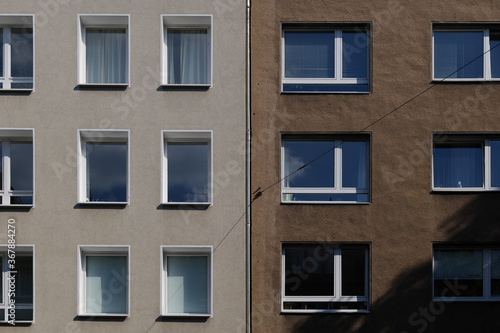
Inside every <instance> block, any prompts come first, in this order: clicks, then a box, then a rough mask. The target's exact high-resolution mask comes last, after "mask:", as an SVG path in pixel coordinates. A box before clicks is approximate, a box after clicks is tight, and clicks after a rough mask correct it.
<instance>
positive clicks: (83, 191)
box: [77, 129, 130, 205]
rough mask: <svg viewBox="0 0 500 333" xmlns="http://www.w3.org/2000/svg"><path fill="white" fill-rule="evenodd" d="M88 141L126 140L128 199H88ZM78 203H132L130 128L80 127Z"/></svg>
mask: <svg viewBox="0 0 500 333" xmlns="http://www.w3.org/2000/svg"><path fill="white" fill-rule="evenodd" d="M87 142H97V143H99V142H124V143H126V144H127V200H126V201H88V200H87V157H86V151H87V148H86V144H87ZM77 152H78V167H77V169H78V170H77V171H78V187H77V188H78V198H77V200H78V204H90V205H128V204H130V130H128V129H113V130H99V129H78V145H77Z"/></svg>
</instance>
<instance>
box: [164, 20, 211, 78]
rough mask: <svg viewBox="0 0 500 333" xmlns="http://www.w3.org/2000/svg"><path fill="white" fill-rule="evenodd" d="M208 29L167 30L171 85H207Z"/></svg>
mask: <svg viewBox="0 0 500 333" xmlns="http://www.w3.org/2000/svg"><path fill="white" fill-rule="evenodd" d="M207 36H208V32H207V29H167V52H168V55H167V59H168V83H169V84H206V83H208V80H207V64H208V48H207V45H208V44H207V38H208V37H207Z"/></svg>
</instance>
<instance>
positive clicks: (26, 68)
mask: <svg viewBox="0 0 500 333" xmlns="http://www.w3.org/2000/svg"><path fill="white" fill-rule="evenodd" d="M11 38H12V46H11V53H12V59H11V62H12V77H33V29H31V28H12V29H11Z"/></svg>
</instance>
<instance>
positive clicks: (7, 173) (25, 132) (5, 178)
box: [0, 128, 35, 207]
mask: <svg viewBox="0 0 500 333" xmlns="http://www.w3.org/2000/svg"><path fill="white" fill-rule="evenodd" d="M11 141H29V142H32V144H33V152H32V154H33V190H32V191H23V190H11V189H10V184H11V164H10V142H11ZM0 145H2V154H1V155H0V158H2V159H3V169H4V170H3V173H2V184H3V188H0V207H1V206H9V207H34V206H35V129H34V128H0ZM4 189H5V190H4ZM19 196H27V197H29V196H30V197H32V204H31V205H30V204H11V203H10V199H11V197H19Z"/></svg>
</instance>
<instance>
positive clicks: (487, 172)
mask: <svg viewBox="0 0 500 333" xmlns="http://www.w3.org/2000/svg"><path fill="white" fill-rule="evenodd" d="M483 163H484V188H485V189H487V190H489V189H491V187H492V186H491V140H484V162H483Z"/></svg>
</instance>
